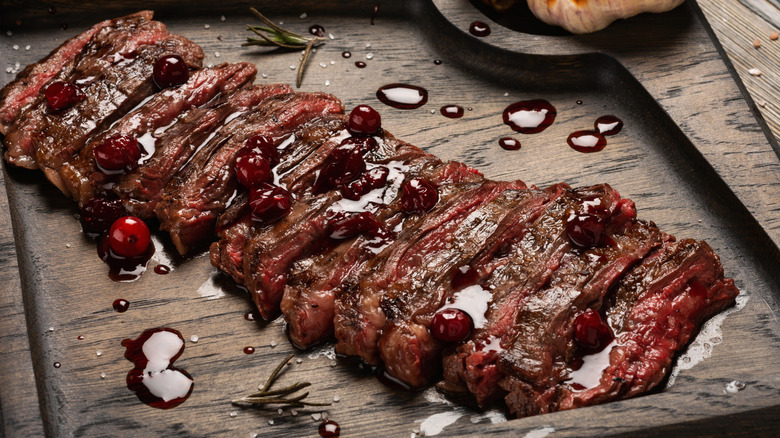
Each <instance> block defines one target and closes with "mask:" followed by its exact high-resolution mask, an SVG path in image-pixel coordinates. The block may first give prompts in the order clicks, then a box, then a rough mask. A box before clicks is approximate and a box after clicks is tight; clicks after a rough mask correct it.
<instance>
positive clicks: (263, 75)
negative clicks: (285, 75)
mask: <svg viewBox="0 0 780 438" xmlns="http://www.w3.org/2000/svg"><path fill="white" fill-rule="evenodd" d="M260 76H262V77H264V78H267V77H268V75H267V74H265V73H263V74H261V75H260Z"/></svg>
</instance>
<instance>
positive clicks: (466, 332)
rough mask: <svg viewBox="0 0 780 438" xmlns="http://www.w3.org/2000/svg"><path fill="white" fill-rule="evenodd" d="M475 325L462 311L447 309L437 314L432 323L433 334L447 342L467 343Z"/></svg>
mask: <svg viewBox="0 0 780 438" xmlns="http://www.w3.org/2000/svg"><path fill="white" fill-rule="evenodd" d="M473 328H474V323H473V322H472V321H471V317H470V316H469V315H468V314H467V313H466V312H464V311H462V310H460V309H453V308H447V309H442V310H439V311H438V312H436V314H435V315H433V321H432V322H431V334H432V335H433V337H434V338H436V339H438V340H440V341H445V342H460V341H465V340H466V339H468V337H469V336H470V335H471V330H472V329H473Z"/></svg>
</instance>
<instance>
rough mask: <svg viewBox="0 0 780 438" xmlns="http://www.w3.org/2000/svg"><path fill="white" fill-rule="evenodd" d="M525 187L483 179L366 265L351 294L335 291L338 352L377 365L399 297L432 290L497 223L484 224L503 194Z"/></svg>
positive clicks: (442, 206) (425, 219)
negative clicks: (381, 340) (384, 332)
mask: <svg viewBox="0 0 780 438" xmlns="http://www.w3.org/2000/svg"><path fill="white" fill-rule="evenodd" d="M523 188H525V185H524V184H522V182H515V183H510V182H494V181H486V182H484V183H482V184H480V185H479V187H477V188H475V189H473V190H469V191H466V192H465V193H463V194H461V195H460V196H457V197H455V198H454V199H452V200H450V202H448V203H445V204H440V205H439V206H437V207H436V208H434V210H433V211H431V212H429V213H428V215H427V216H426V217H425V218H424V219H423V220H422V221H421V223H420V225H419V227H415V228H414V229H408V230H407V232H406V233H403V235H401V236H399V237H398V239H396V241H395V243H394V244H393V245H392V246H391V247H388V248H387V249H386V250H385V251H383V252H382V253H380V254H379V255H378V256H377V257H375V258H374V259H373V260H371V261H370V262H369V263H368V264H367V269H365V270H363V271H362V272H361V275H360V278H359V279H358V278H355V279H354V280H351V282H353V283H354V284H355V285H356V288H355V289H354V292H353V293H351V294H344V293H337V297H336V316H335V319H334V326H335V330H334V331H335V335H336V339H337V341H338V342H337V344H336V351H337V352H339V353H341V354H346V355H350V356H359V357H361V358H362V359H363V360H364V361H366V362H367V363H369V364H372V365H377V364H378V363H379V350H378V341H379V337H380V336H381V330H382V329H383V327H385V324H386V323H387V319H388V318H391V319H392V318H393V316H392V315H388V313H393V311H394V306H395V305H396V304H397V301H396V299H397V297H399V296H401V295H403V294H414V293H415V291H420V290H423V289H426V288H430V287H434V286H435V284H436V283H437V282H439V281H441V277H442V276H443V275H445V274H446V273H447V272H449V271H450V270H451V269H454V268H455V267H457V266H460V265H462V264H463V262H462V260H461V258H462V257H463V258H466V259H467V260H470V257H468V256H467V255H466V254H469V253H470V252H473V248H472V246H473V245H477V242H479V241H484V240H485V239H487V238H488V237H489V236H490V234H491V233H493V232H494V231H495V228H496V226H497V224H495V223H493V222H492V221H489V220H487V217H488V215H490V214H496V213H494V212H493V211H494V210H493V209H500V207H499V204H500V203H501V200H498V201H496V202H493V201H494V200H495V199H496V198H499V197H501V196H502V194H504V193H505V192H509V193H507V194H506V195H505V196H511V193H513V192H515V191H517V190H519V189H523Z"/></svg>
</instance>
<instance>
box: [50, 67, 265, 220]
mask: <svg viewBox="0 0 780 438" xmlns="http://www.w3.org/2000/svg"><path fill="white" fill-rule="evenodd" d="M256 73H257V69H256V68H255V66H254V65H252V64H248V63H244V62H242V63H238V64H221V65H218V66H216V67H213V68H206V69H203V70H198V71H195V72H193V73H192V74H191V75H190V78H189V80H188V81H187V82H186V83H184V84H182V85H181V86H178V87H174V88H168V89H165V90H162V91H160V92H159V93H157V94H155V95H154V97H152V98H151V99H150V100H148V101H147V102H145V103H144V104H143V105H142V106H140V107H139V108H137V109H135V110H133V111H131V112H130V113H128V114H126V115H125V116H124V117H122V118H121V119H119V120H117V122H116V123H114V124H113V125H112V126H111V127H110V128H109V129H107V130H105V131H102V132H100V133H99V134H97V135H96V136H94V137H92V138H91V139H90V140H89V141H88V142H87V144H86V145H85V146H84V147H83V148H82V149H81V152H80V153H79V155H78V156H76V157H75V158H73V159H72V160H71V161H70V162H68V163H65V164H64V165H63V167H62V169H61V170H60V173H61V176H62V183H63V184H61V185H63V186H65V187H60V190H62V191H63V192H65V193H66V194H68V193H70V195H71V196H72V197H73V198H74V199H75V200H76V201H77V202H78V203H79V205H84V204H85V203H86V202H87V201H89V200H90V199H92V198H93V197H94V196H95V194H96V193H101V192H103V191H104V190H105V187H106V186H111V185H113V184H114V182H115V181H116V180H117V179H118V178H120V177H121V174H120V175H117V174H113V175H107V174H106V173H103V172H102V171H101V170H100V169H98V167H97V165H96V164H95V154H94V150H95V147H97V146H99V145H100V144H101V143H103V142H104V141H105V140H106V139H108V138H110V137H114V136H118V135H123V136H128V137H132V138H134V139H137V140H138V142H139V144H140V145H141V146H142V148H143V156H142V158H141V160H140V164H141V165H142V166H144V165H145V164H146V163H148V162H149V161H152V162H153V163H157V162H159V161H160V155H162V154H164V153H165V152H168V153H174V152H178V153H179V155H183V156H174V157H171V159H172V160H175V161H180V162H182V163H183V162H186V160H187V159H188V158H189V156H190V155H189V154H186V153H185V151H181V150H176V151H174V150H172V149H173V147H172V146H171V143H170V140H171V139H170V138H168V136H166V135H165V134H166V132H167V129H168V128H170V127H171V126H175V124H176V122H177V121H178V120H179V118H180V117H181V116H182V114H183V113H185V112H187V111H189V110H190V109H192V108H193V107H199V106H201V105H204V104H206V103H207V102H208V101H210V100H211V99H212V98H213V97H214V96H216V95H217V94H219V93H230V92H232V91H234V90H236V89H238V88H239V87H241V86H243V85H244V84H246V83H247V82H250V81H251V80H252V79H253V78H254V76H255V74H256ZM263 96H266V95H265V93H263ZM200 113H201V114H199V116H200V117H202V116H203V114H202V113H203V111H201V112H200ZM187 128H188V129H191V128H192V126H191V125H188V126H187ZM190 132H191V131H190ZM188 133H189V132H188ZM158 143H159V147H158ZM174 144H177V145H178V144H179V143H174ZM193 147H194V146H191V147H190V149H191V148H193ZM158 149H160V154H158ZM155 157H156V158H155ZM144 167H145V168H148V167H150V166H144ZM179 167H180V166H179ZM177 170H178V168H162V169H158V172H160V171H161V172H162V173H164V174H165V175H166V176H167V177H170V176H171V175H173V174H175V173H176V171H177ZM137 173H139V172H138V171H135V172H130V178H131V180H132V181H133V182H135V183H136V184H140V185H143V184H144V183H145V182H146V181H141V180H140V178H137ZM147 190H151V188H147ZM152 212H153V210H150V211H149V212H148V213H152ZM131 213H132V214H135V215H136V216H139V217H143V218H149V217H151V214H136V213H137V212H135V211H131Z"/></svg>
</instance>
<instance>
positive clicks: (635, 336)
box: [501, 239, 739, 415]
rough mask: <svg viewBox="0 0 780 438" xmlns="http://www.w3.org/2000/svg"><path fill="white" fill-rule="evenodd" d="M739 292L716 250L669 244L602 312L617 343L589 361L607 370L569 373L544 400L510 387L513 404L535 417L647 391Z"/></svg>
mask: <svg viewBox="0 0 780 438" xmlns="http://www.w3.org/2000/svg"><path fill="white" fill-rule="evenodd" d="M738 293H739V291H738V290H737V289H736V287H735V286H734V282H733V280H731V279H726V278H724V276H723V269H722V267H721V265H720V260H719V259H718V257H717V255H716V254H715V253H714V252H713V251H712V248H710V246H709V245H707V244H706V243H705V242H696V241H694V240H690V239H686V240H682V241H680V242H674V241H673V240H669V239H667V241H666V242H665V243H664V244H663V246H662V247H661V248H659V249H657V250H656V251H655V252H654V253H652V254H651V255H650V256H648V257H647V258H645V259H644V260H643V261H642V262H641V263H640V264H638V265H637V266H635V267H634V268H633V269H632V270H631V271H630V272H629V273H628V274H627V275H626V276H625V277H623V278H622V279H621V280H620V281H619V283H618V285H617V288H616V293H615V294H614V296H612V297H610V299H609V300H608V301H607V302H606V303H605V306H604V307H605V308H604V309H602V313H605V314H606V315H607V317H608V321H609V324H610V325H611V326H612V328H613V329H614V331H615V334H616V338H615V340H614V341H613V343H612V344H610V345H609V346H608V347H607V348H605V349H604V350H603V351H602V352H601V353H597V354H595V355H591V357H590V358H588V357H585V358H584V360H588V359H591V360H595V362H596V364H598V362H599V359H601V360H604V362H605V363H604V365H602V366H597V367H593V368H594V369H590V368H591V367H582V368H581V369H579V370H577V371H571V370H570V369H569V370H564V371H567V372H568V376H566V375H564V379H568V380H566V381H561V383H560V384H559V385H557V386H555V387H552V388H550V389H549V390H548V391H546V392H544V393H542V394H538V393H537V394H534V393H533V392H529V391H528V390H527V389H528V388H527V387H526V384H525V382H522V381H519V380H516V379H511V380H506V381H502V383H501V384H502V386H503V387H504V388H505V389H506V390H507V391H509V394H508V395H507V397H506V402H507V405H508V406H509V408H510V410H511V411H512V412H515V413H517V414H518V415H524V414H525V413H526V412H528V406H529V405H530V406H532V407H533V409H532V410H531V412H536V411H540V410H544V409H546V410H564V409H572V408H575V407H580V406H588V405H593V404H597V403H603V402H607V401H611V400H617V399H625V398H629V397H633V396H635V395H638V394H641V393H643V392H646V391H648V390H650V389H652V388H653V387H655V386H656V385H658V383H659V382H661V381H662V380H663V379H664V377H665V376H666V374H667V372H668V370H669V369H670V368H671V364H672V359H673V358H674V355H675V354H676V353H677V352H679V351H680V350H681V349H682V348H683V347H684V346H685V345H686V344H687V343H688V341H689V340H690V339H691V337H692V336H693V334H694V333H695V332H696V330H698V328H699V327H700V326H701V324H702V323H703V322H704V321H705V320H706V319H708V318H710V317H711V316H713V315H714V314H716V313H717V312H720V311H722V310H723V309H725V308H726V307H728V306H731V305H733V304H734V300H735V298H736V296H737V294H738ZM570 336H571V335H569V337H570ZM569 342H571V341H569ZM605 359H606V360H605ZM570 365H571V364H570ZM540 408H541V409H540Z"/></svg>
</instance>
